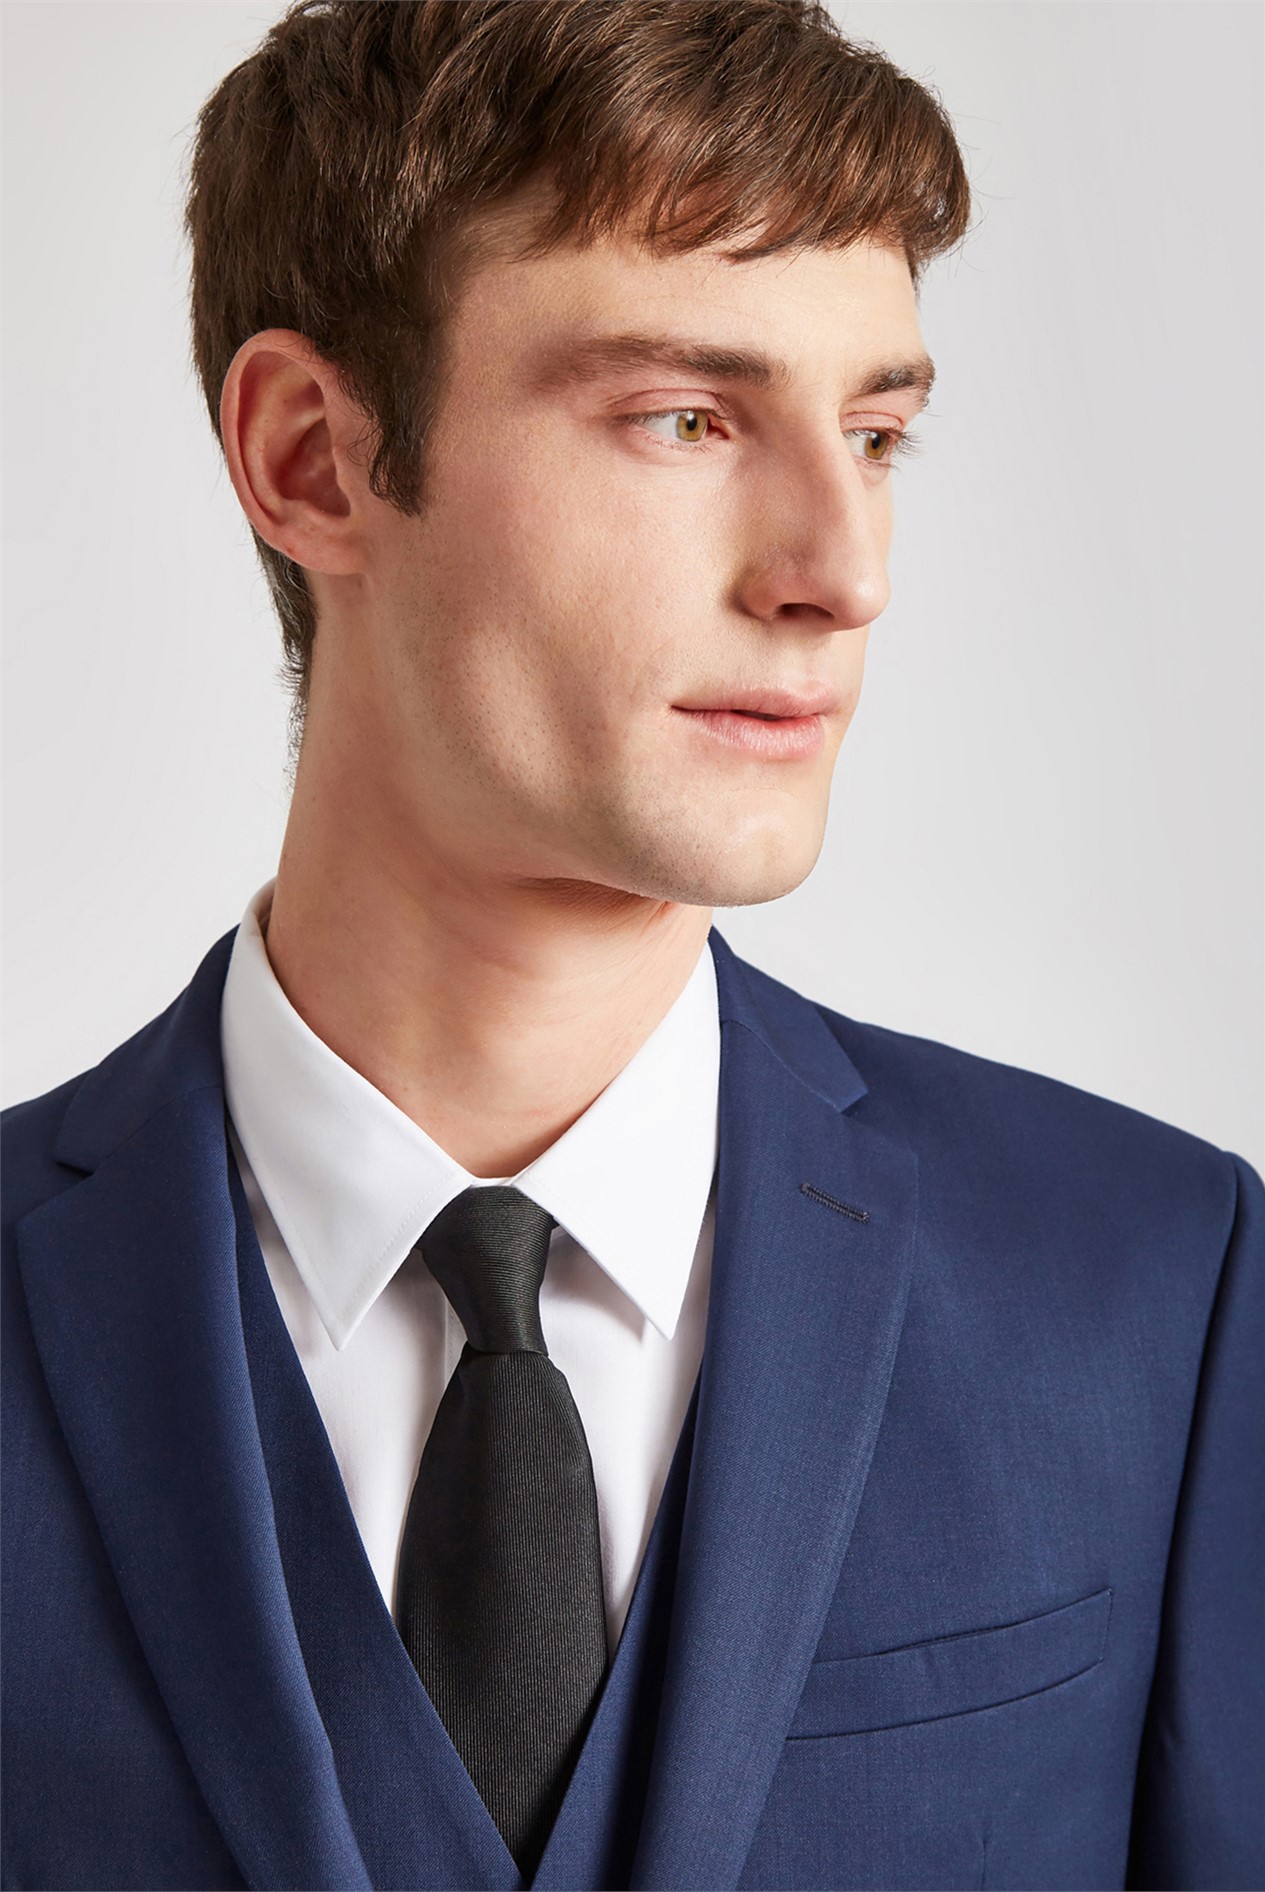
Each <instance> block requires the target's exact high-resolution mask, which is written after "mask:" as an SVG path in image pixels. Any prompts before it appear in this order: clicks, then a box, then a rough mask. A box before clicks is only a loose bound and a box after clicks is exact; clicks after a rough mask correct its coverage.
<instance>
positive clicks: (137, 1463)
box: [18, 934, 370, 1888]
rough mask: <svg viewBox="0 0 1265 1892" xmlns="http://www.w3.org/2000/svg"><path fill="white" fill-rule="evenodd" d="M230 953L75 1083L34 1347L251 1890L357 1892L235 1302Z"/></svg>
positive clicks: (30, 1219) (34, 1282)
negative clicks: (227, 1015)
mask: <svg viewBox="0 0 1265 1892" xmlns="http://www.w3.org/2000/svg"><path fill="white" fill-rule="evenodd" d="M231 945H232V935H231V934H228V935H226V936H225V937H224V938H223V939H222V940H220V941H219V942H218V943H217V944H216V946H215V947H213V948H212V950H211V952H210V953H209V954H208V955H207V957H206V958H205V959H204V961H203V962H202V965H201V966H200V967H199V969H198V972H197V974H196V975H195V977H194V980H193V982H192V983H191V985H190V986H189V988H188V989H187V990H186V991H185V992H184V993H183V994H182V995H181V997H180V998H179V999H178V1000H177V1001H176V1002H175V1004H174V1005H173V1006H172V1007H171V1008H169V1010H168V1011H167V1012H166V1013H164V1014H163V1016H162V1018H160V1019H157V1020H155V1021H154V1023H153V1024H152V1025H149V1026H147V1027H146V1028H145V1030H144V1031H143V1032H141V1033H139V1034H138V1035H137V1036H136V1037H135V1038H133V1039H130V1040H129V1041H128V1043H127V1044H125V1045H122V1046H120V1047H119V1049H118V1050H117V1051H116V1052H114V1053H113V1054H112V1055H111V1057H109V1058H108V1059H106V1060H105V1062H104V1063H103V1064H102V1065H99V1066H98V1067H97V1068H96V1070H95V1071H93V1072H90V1073H89V1074H88V1076H87V1077H86V1078H85V1079H84V1081H83V1083H82V1084H81V1085H80V1087H79V1089H78V1091H77V1092H76V1093H75V1096H74V1099H73V1100H72V1103H71V1105H70V1107H69V1109H68V1111H67V1114H66V1117H65V1118H64V1120H63V1125H62V1132H61V1137H60V1140H59V1143H58V1148H57V1156H58V1159H59V1160H60V1161H62V1162H63V1163H67V1164H71V1165H73V1166H75V1167H78V1168H80V1169H82V1170H86V1171H88V1172H89V1173H88V1174H87V1176H86V1177H85V1178H84V1179H83V1180H82V1181H79V1182H77V1183H74V1184H72V1185H71V1186H70V1187H69V1188H68V1189H66V1190H64V1191H63V1193H62V1194H60V1195H58V1196H56V1197H54V1198H53V1199H52V1200H51V1201H50V1202H47V1203H45V1204H44V1205H42V1206H41V1207H40V1208H37V1209H35V1210H33V1211H32V1212H31V1213H30V1214H29V1215H27V1216H26V1217H24V1218H23V1220H22V1222H21V1223H20V1224H19V1226H18V1253H19V1265H20V1269H21V1274H22V1281H23V1286H24V1290H25V1294H26V1299H27V1304H28V1307H29V1310H30V1318H31V1325H32V1329H33V1333H34V1338H35V1344H36V1346H37V1348H38V1350H39V1354H40V1359H41V1362H42V1365H43V1369H44V1373H45V1376H46V1378H47V1381H48V1386H49V1391H50V1393H51V1395H52V1398H53V1402H54V1405H55V1406H56V1409H57V1415H58V1419H59V1421H60V1423H61V1426H62V1429H63V1431H64V1433H65V1436H66V1439H67V1442H68V1444H69V1446H70V1450H71V1453H72V1455H73V1457H74V1460H75V1464H76V1467H77V1469H78V1472H79V1475H80V1478H81V1479H82V1482H83V1486H84V1490H85V1492H86V1494H87V1498H88V1502H89V1504H90V1505H91V1507H92V1511H93V1514H94V1516H95V1518H96V1521H97V1525H98V1527H99V1529H100V1533H101V1537H102V1540H103V1542H104V1545H105V1550H106V1554H107V1556H108V1558H109V1561H110V1564H111V1567H112V1569H113V1572H114V1575H115V1577H116V1579H117V1581H118V1585H119V1589H120V1591H121V1593H122V1596H123V1600H124V1603H125V1604H126V1606H127V1610H128V1613H129V1615H130V1616H131V1619H132V1622H133V1625H134V1626H135V1629H136V1632H137V1636H138V1638H139V1640H140V1644H141V1648H142V1649H143V1651H144V1654H145V1658H146V1660H147V1662H148V1663H149V1665H150V1668H151V1669H152V1671H153V1674H154V1677H155V1680H156V1681H157V1684H158V1687H159V1690H160V1692H161V1694H162V1697H163V1700H164V1702H165V1703H166V1706H167V1709H168V1711H169V1713H170V1715H171V1718H172V1721H173V1723H174V1725H175V1729H176V1733H177V1735H178V1737H179V1739H180V1743H181V1746H182V1747H183V1749H184V1752H185V1754H186V1756H187V1758H188V1761H189V1764H190V1766H191V1768H192V1770H193V1773H194V1776H195V1778H196V1780H197V1782H198V1786H199V1788H200V1790H201V1792H202V1794H203V1796H204V1798H205V1799H206V1802H207V1804H208V1806H209V1807H210V1809H211V1812H212V1814H213V1815H214V1817H215V1820H216V1822H217V1823H218V1825H219V1827H220V1829H221V1831H222V1832H223V1834H224V1837H225V1840H226V1841H227V1843H228V1846H229V1848H230V1850H231V1851H232V1853H233V1856H234V1858H235V1859H236V1861H237V1863H238V1866H239V1868H240V1870H241V1872H242V1874H243V1877H244V1878H245V1879H246V1881H247V1883H248V1884H249V1885H251V1886H253V1887H293V1886H304V1887H310V1888H323V1887H330V1888H351V1887H364V1888H367V1887H368V1886H369V1883H370V1882H369V1878H368V1876H367V1874H366V1871H365V1867H364V1864H363V1861H362V1859H361V1856H360V1852H359V1849H358V1847H357V1845H356V1841H355V1838H354V1836H353V1834H352V1830H351V1826H350V1823H349V1821H348V1818H347V1813H346V1809H345V1807H344V1805H343V1800H342V1795H341V1792H340V1789H339V1785H338V1780H337V1777H336V1774H335V1771H334V1761H333V1755H332V1753H331V1751H330V1746H329V1742H328V1739H327V1738H326V1735H325V1730H324V1728H323V1726H322V1724H321V1721H320V1717H319V1715H318V1713H317V1710H316V1705H315V1702H314V1701H313V1698H312V1692H311V1688H310V1686H309V1684H308V1678H307V1674H306V1671H305V1669H304V1666H303V1658H302V1655H301V1653H300V1650H299V1644H298V1639H297V1637H296V1635H295V1630H294V1623H293V1619H292V1617H291V1613H290V1606H289V1601H288V1597H287V1593H286V1586H285V1580H284V1576H283V1573H282V1568H281V1560H280V1553H279V1551H278V1548H277V1538H276V1530H275V1525H274V1521H273V1515H272V1500H271V1494H270V1491H269V1486H268V1481H267V1475H266V1471H265V1468H264V1461H263V1454H262V1450H261V1446H260V1441H259V1433H258V1428H257V1425H256V1419H255V1408H254V1401H253V1398H252V1395H251V1387H250V1379H249V1374H248V1370H247V1364H246V1355H245V1347H244V1341H243V1336H242V1326H241V1309H240V1304H239V1300H238V1292H237V1255H236V1228H235V1222H234V1218H233V1210H232V1203H231V1199H230V1195H229V1182H228V1167H227V1166H228V1161H229V1153H228V1144H227V1137H226V1128H225V1116H224V1095H223V1085H222V1073H221V1069H220V1053H219V1002H220V996H221V992H222V989H223V982H224V975H225V972H226V971H227V966H228V957H229V950H230V948H231Z"/></svg>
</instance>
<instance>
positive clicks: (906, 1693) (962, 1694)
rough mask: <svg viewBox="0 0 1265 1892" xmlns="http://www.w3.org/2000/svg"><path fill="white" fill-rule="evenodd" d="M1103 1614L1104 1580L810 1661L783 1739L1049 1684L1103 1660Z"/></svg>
mask: <svg viewBox="0 0 1265 1892" xmlns="http://www.w3.org/2000/svg"><path fill="white" fill-rule="evenodd" d="M1110 1617H1111V1589H1110V1587H1108V1588H1106V1589H1102V1590H1095V1591H1094V1592H1093V1593H1092V1594H1091V1595H1089V1596H1083V1597H1081V1598H1080V1599H1079V1600H1078V1601H1077V1602H1075V1603H1066V1604H1063V1605H1062V1606H1061V1607H1060V1608H1058V1609H1052V1610H1045V1611H1043V1612H1042V1613H1041V1614H1040V1615H1039V1616H1028V1617H1025V1619H1024V1620H1023V1621H1022V1622H1018V1623H1005V1624H1003V1625H1002V1626H1001V1627H1000V1628H997V1629H976V1630H967V1631H964V1632H963V1633H962V1634H960V1635H955V1636H937V1637H936V1638H934V1639H933V1640H932V1641H930V1642H914V1643H909V1644H908V1645H907V1646H906V1647H905V1648H903V1649H885V1650H883V1651H882V1652H881V1653H879V1654H877V1655H860V1656H845V1657H844V1658H843V1659H842V1660H840V1661H822V1662H814V1663H813V1665H812V1668H811V1669H810V1670H809V1672H808V1680H807V1682H806V1683H805V1685H804V1692H803V1694H802V1695H801V1696H800V1699H799V1705H798V1707H797V1708H796V1710H795V1715H794V1719H793V1720H792V1722H791V1725H790V1728H789V1730H788V1732H787V1739H788V1740H792V1741H802V1740H806V1739H812V1738H813V1737H818V1736H821V1735H832V1734H861V1733H864V1732H866V1731H870V1730H875V1729H879V1728H900V1727H905V1726H907V1725H908V1724H909V1723H911V1722H915V1721H938V1720H940V1719H941V1718H943V1717H944V1716H946V1715H965V1714H970V1713H972V1712H973V1711H974V1710H975V1709H978V1708H994V1707H997V1706H999V1705H1000V1704H1001V1703H1002V1702H1008V1701H1018V1700H1019V1699H1020V1698H1021V1697H1022V1696H1024V1695H1035V1694H1037V1693H1039V1692H1040V1690H1042V1689H1046V1688H1054V1687H1056V1686H1057V1684H1058V1683H1060V1682H1068V1681H1071V1679H1072V1677H1073V1676H1076V1675H1083V1674H1084V1673H1085V1671H1086V1670H1087V1669H1092V1668H1095V1667H1096V1666H1097V1664H1098V1663H1099V1662H1101V1661H1102V1659H1103V1655H1104V1652H1105V1650H1106V1646H1107V1625H1108V1622H1109V1620H1110Z"/></svg>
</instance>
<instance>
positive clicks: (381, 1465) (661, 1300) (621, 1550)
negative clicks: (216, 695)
mask: <svg viewBox="0 0 1265 1892" xmlns="http://www.w3.org/2000/svg"><path fill="white" fill-rule="evenodd" d="M275 884H276V883H275V881H269V882H268V883H267V885H266V886H264V887H261V888H260V890H259V892H258V893H257V894H255V896H254V897H253V899H252V900H251V901H250V903H249V905H248V906H247V909H246V912H245V914H244V915H243V917H242V923H241V926H240V928H239V930H238V933H237V936H236V939H235V940H234V943H233V952H232V957H231V959H230V962H229V968H228V976H227V979H226V981H225V986H224V999H223V1008H222V1012H221V1042H222V1046H223V1054H224V1084H225V1096H226V1101H227V1104H228V1111H229V1116H230V1119H231V1138H232V1145H233V1150H234V1154H235V1155H236V1158H237V1162H238V1166H239V1168H240V1170H241V1175H242V1181H243V1184H244V1187H245V1192H246V1199H247V1201H248V1203H249V1205H250V1212H251V1216H252V1218H253V1221H254V1225H255V1231H256V1234H257V1235H258V1237H259V1245H260V1248H261V1250H262V1253H263V1258H264V1262H265V1265H266V1267H267V1270H268V1276H269V1279H270V1280H271V1282H272V1286H273V1291H274V1292H275V1294H276V1297H277V1302H278V1304H279V1306H280V1309H281V1313H282V1315H283V1317H284V1319H285V1323H286V1326H287V1328H288V1329H289V1333H290V1338H291V1340H292V1341H293V1343H294V1348H295V1351H296V1353H297V1354H298V1357H299V1360H300V1362H301V1364H302V1367H303V1370H304V1373H305V1374H306V1375H307V1380H308V1384H309V1386H310V1387H311V1389H312V1395H313V1398H314V1399H315V1401H316V1405H317V1409H318V1410H319V1412H320V1415H321V1418H322V1420H323V1422H324V1425H325V1430H326V1432H327V1433H328V1434H329V1440H330V1444H331V1446H332V1447H333V1452H334V1457H335V1459H336V1460H337V1462H338V1468H339V1471H340V1472H341V1474H342V1479H343V1484H344V1486H345V1488H346V1492H347V1497H348V1500H349V1502H350V1505H351V1511H352V1515H353V1516H354V1518H355V1521H356V1525H357V1528H358V1529H359V1532H360V1535H361V1538H362V1540H363V1542H364V1546H365V1550H366V1553H367V1555H368V1558H369V1562H370V1564H371V1565H372V1567H373V1572H374V1575H375V1576H376V1578H377V1580H378V1585H379V1588H380V1589H381V1591H382V1595H383V1598H384V1599H385V1601H386V1605H387V1608H388V1609H389V1610H391V1611H392V1613H394V1603H395V1579H396V1568H397V1564H398V1560H399V1554H400V1542H401V1538H402V1536H403V1531H404V1521H405V1517H406V1515H407V1511H408V1503H409V1499H410V1497H411V1495H412V1490H413V1481H414V1478H415V1477H416V1474H417V1466H418V1461H419V1459H420V1457H421V1452H422V1447H423V1445H424V1444H425V1442H426V1438H427V1435H428V1434H429V1432H430V1428H431V1424H432V1421H433V1420H434V1417H435V1410H436V1407H437V1406H438V1404H439V1401H440V1398H441V1396H442V1394H443V1391H444V1388H445V1387H446V1386H447V1384H448V1380H449V1378H450V1376H451V1374H452V1370H453V1368H454V1367H455V1365H456V1363H457V1359H458V1356H459V1354H460V1352H461V1348H462V1346H463V1344H464V1341H465V1333H464V1330H463V1328H462V1326H461V1323H460V1321H459V1320H458V1318H457V1316H456V1314H455V1312H454V1311H453V1309H452V1307H451V1306H450V1305H449V1302H448V1300H447V1297H446V1296H445V1295H444V1293H443V1291H442V1289H441V1288H440V1286H439V1284H438V1282H437V1281H436V1280H435V1279H434V1277H433V1276H432V1275H431V1273H430V1271H429V1270H428V1269H427V1268H426V1266H425V1265H424V1263H422V1262H421V1261H420V1258H414V1260H413V1261H412V1262H411V1263H410V1265H409V1266H408V1267H407V1268H404V1267H402V1266H401V1264H402V1263H403V1262H404V1261H405V1259H406V1258H407V1257H408V1255H409V1251H410V1250H411V1249H412V1247H413V1245H414V1243H415V1242H416V1241H417V1240H418V1238H419V1237H420V1236H421V1235H422V1233H423V1231H424V1230H425V1229H426V1228H427V1226H428V1225H429V1223H430V1222H431V1221H433V1219H434V1218H435V1216H437V1215H438V1214H439V1211H440V1210H441V1209H442V1208H444V1206H445V1205H446V1204H447V1203H448V1202H450V1201H451V1200H452V1198H453V1197H454V1196H456V1195H459V1194H460V1193H461V1191H462V1190H463V1189H468V1188H471V1187H478V1186H479V1185H480V1184H485V1185H486V1184H488V1183H492V1182H512V1183H513V1184H514V1185H515V1186H516V1187H517V1188H519V1189H521V1190H522V1191H523V1193H524V1194H525V1195H527V1196H530V1197H531V1199H532V1201H533V1202H536V1203H538V1204H539V1205H540V1207H541V1208H543V1209H547V1210H548V1211H549V1213H550V1214H551V1215H552V1216H553V1217H554V1218H555V1220H556V1221H557V1223H558V1227H557V1228H555V1229H554V1231H553V1235H552V1239H551V1241H550V1247H549V1259H548V1263H547V1265H546V1269H545V1278H544V1283H543V1286H542V1288H541V1295H540V1319H541V1326H542V1328H543V1331H544V1336H545V1344H546V1345H547V1347H548V1349H549V1356H550V1358H551V1359H552V1360H553V1362H554V1364H555V1366H557V1367H558V1369H559V1370H560V1372H562V1373H563V1374H564V1376H565V1377H566V1380H567V1383H568V1385H569V1386H570V1388H571V1392H572V1396H573V1397H574V1399H575V1403H576V1406H577V1408H578V1410H579V1414H580V1418H581V1420H582V1421H583V1424H584V1430H585V1434H586V1436H587V1438H588V1443H589V1451H590V1453H591V1455H592V1459H593V1473H594V1478H595V1480H596V1484H597V1507H598V1517H599V1522H600V1528H601V1538H602V1576H603V1583H604V1586H605V1593H606V1625H607V1642H608V1647H609V1650H610V1652H611V1654H612V1655H613V1653H614V1650H615V1646H616V1644H617V1643H618V1640H619V1636H620V1632H621V1631H622V1629H623V1625H624V1618H625V1616H626V1615H627V1613H628V1605H629V1602H630V1601H631V1598H632V1591H633V1585H634V1583H635V1581H636V1577H637V1572H638V1570H639V1569H640V1567H641V1559H642V1554H643V1552H644V1550H645V1547H646V1540H647V1538H648V1537H649V1535H650V1527H651V1525H652V1524H653V1522H654V1516H655V1512H656V1510H657V1508H658V1503H659V1498H660V1495H661V1493H662V1490H663V1485H664V1482H665V1480H666V1478H667V1474H668V1468H669V1466H670V1464H671V1460H672V1453H673V1450H674V1448H675V1446H676V1441H677V1437H678V1435H679V1433H680V1430H681V1424H682V1421H683V1419H684V1417H685V1411H686V1407H687V1406H688V1405H689V1400H690V1394H691V1392H692V1390H693V1387H694V1380H695V1376H696V1374H697V1371H698V1366H699V1362H700V1359H701V1357H702V1351H703V1336H704V1329H705V1326H706V1318H707V1296H708V1285H709V1280H710V1275H711V1256H712V1234H713V1228H714V1219H715V1197H714V1192H713V1183H714V1179H715V1171H716V1157H717V1149H718V1125H719V1084H720V1023H719V1016H718V1007H717V993H716V973H715V967H714V964H713V961H712V955H711V952H710V949H709V948H708V947H707V946H704V948H703V951H702V952H701V954H700V956H699V959H698V962H697V964H696V966H695V968H694V970H693V972H692V973H691V975H690V978H689V980H688V982H687V983H686V985H685V987H684V989H683V991H682V992H681V994H680V996H679V997H678V998H677V999H676V1001H675V1003H674V1004H673V1005H672V1007H671V1009H670V1010H669V1011H668V1012H667V1014H666V1015H665V1017H664V1018H663V1019H662V1020H661V1022H660V1023H659V1025H658V1026H657V1027H656V1029H655V1030H654V1031H653V1032H651V1034H650V1036H649V1037H648V1038H647V1039H646V1040H645V1042H644V1043H643V1044H642V1045H641V1047H640V1049H639V1050H638V1051H637V1052H636V1053H635V1054H634V1055H633V1057H632V1058H630V1060H629V1061H628V1063H627V1064H626V1065H625V1066H624V1068H623V1069H622V1070H621V1071H620V1072H619V1074H618V1076H616V1077H615V1078H614V1079H612V1081H611V1082H610V1083H609V1084H608V1085H607V1087H606V1089H605V1090H604V1091H602V1092H601V1094H600V1095H599V1096H598V1097H597V1098H595V1099H594V1101H593V1103H591V1104H590V1105H589V1107H588V1109H587V1110H586V1111H585V1112H584V1114H583V1116H581V1117H579V1118H577V1119H576V1121H575V1122H574V1123H573V1124H572V1125H571V1127H570V1128H569V1129H568V1130H565V1131H564V1132H563V1134H562V1135H561V1136H560V1137H559V1138H558V1139H557V1141H556V1142H554V1143H553V1144H551V1145H550V1147H549V1148H548V1149H547V1150H546V1151H544V1153H543V1154H542V1155H540V1156H538V1157H537V1158H536V1159H535V1161H534V1162H532V1163H529V1164H528V1165H527V1167H526V1168H525V1169H522V1170H520V1171H519V1172H518V1174H517V1175H516V1176H507V1177H476V1176H471V1175H470V1174H469V1173H468V1172H467V1171H466V1170H464V1169H463V1168H462V1167H461V1165H460V1164H459V1163H457V1162H454V1160H453V1159H452V1157H450V1156H448V1155H447V1154H446V1153H445V1152H444V1151H443V1150H442V1149H440V1147H439V1145H438V1144H437V1143H436V1142H435V1141H434V1140H433V1139H432V1138H431V1137H429V1136H427V1134H426V1132H425V1131H424V1130H422V1129H421V1128H419V1126H418V1125H417V1124H416V1123H414V1122H413V1120H412V1119H411V1118H410V1117H408V1116H406V1115H405V1114H404V1112H403V1111H402V1110H400V1109H399V1108H398V1107H397V1106H396V1105H395V1104H393V1103H392V1102H391V1101H390V1099H389V1098H388V1097H386V1096H385V1095H384V1094H383V1092H381V1091H380V1090H378V1089H377V1088H376V1086H374V1085H373V1084H371V1083H369V1081H368V1080H367V1079H366V1078H364V1077H362V1076H361V1075H360V1073H359V1072H358V1071H356V1070H354V1069H353V1068H352V1066H351V1065H349V1064H346V1063H344V1061H343V1060H342V1059H341V1058H340V1057H338V1055H337V1054H336V1053H335V1052H334V1051H332V1050H331V1049H330V1048H329V1046H328V1045H327V1044H325V1043H324V1041H323V1040H322V1039H320V1038H318V1037H317V1036H316V1034H315V1033H314V1032H313V1031H312V1030H311V1028H310V1027H309V1026H308V1025H307V1024H306V1023H305V1022H304V1020H303V1019H302V1018H301V1017H300V1016H299V1014H298V1013H297V1012H296V1011H295V1009H294V1007H293V1006H292V1005H291V1004H290V1002H289V1000H288V999H287V998H286V996H285V993H284V992H283V991H282V990H281V987H280V985H279V984H278V983H277V980H276V977H275V975H274V974H273V971H272V967H271V964H270V963H269V959H268V952H267V948H266V946H265V943H264V938H263V934H262V932H261V930H260V929H261V923H263V922H265V921H266V915H267V912H268V909H269V907H270V905H271V901H272V890H273V887H274V885H275Z"/></svg>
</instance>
